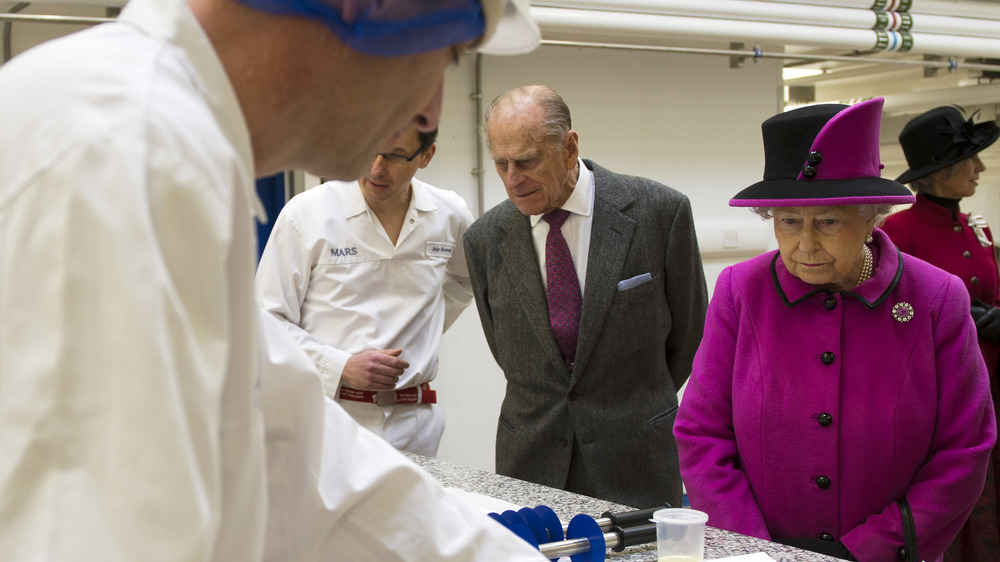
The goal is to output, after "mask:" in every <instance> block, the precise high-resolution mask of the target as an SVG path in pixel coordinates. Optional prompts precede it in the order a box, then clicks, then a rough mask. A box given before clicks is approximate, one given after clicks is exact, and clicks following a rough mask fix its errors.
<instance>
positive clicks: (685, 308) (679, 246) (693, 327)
mask: <svg viewBox="0 0 1000 562" xmlns="http://www.w3.org/2000/svg"><path fill="white" fill-rule="evenodd" d="M670 225H671V226H670V232H669V234H668V239H667V255H666V259H665V263H666V267H667V271H665V272H664V274H665V275H666V280H667V282H666V293H667V294H666V297H667V306H668V307H669V308H670V317H671V322H672V326H671V328H670V334H669V335H668V336H667V343H666V349H665V350H664V353H666V357H667V367H668V368H669V369H670V376H671V377H672V378H673V380H674V388H680V387H681V386H683V385H684V383H685V382H686V381H687V379H688V376H690V374H691V365H692V361H693V360H694V354H695V351H696V350H697V349H698V342H699V341H701V338H702V332H703V330H704V327H705V310H706V308H707V306H708V289H707V288H706V286H705V272H704V269H703V268H702V264H701V252H700V251H699V250H698V238H697V236H696V234H695V228H694V216H693V214H692V213H691V203H690V202H689V201H688V199H687V197H684V198H683V200H682V201H681V202H680V203H679V204H678V205H677V209H676V210H675V212H674V216H673V220H672V221H671V222H670Z"/></svg>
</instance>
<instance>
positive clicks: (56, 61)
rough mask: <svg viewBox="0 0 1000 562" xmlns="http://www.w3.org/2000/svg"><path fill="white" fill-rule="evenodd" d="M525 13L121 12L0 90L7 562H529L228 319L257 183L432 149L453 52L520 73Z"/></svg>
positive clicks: (287, 2)
mask: <svg viewBox="0 0 1000 562" xmlns="http://www.w3.org/2000/svg"><path fill="white" fill-rule="evenodd" d="M525 10H526V2H522V1H520V0H518V2H517V3H516V4H515V5H512V6H510V7H508V0H483V2H482V4H480V2H479V1H478V0H444V1H437V2H433V3H431V2H419V1H417V0H386V1H382V2H374V1H365V0H238V1H237V0H190V2H189V3H186V2H184V1H183V0H132V1H131V2H129V4H128V6H127V7H126V8H125V10H124V11H123V13H122V15H121V17H120V18H119V19H118V21H117V22H115V23H111V24H106V25H102V26H98V27H96V28H93V29H90V30H88V31H84V32H81V33H78V34H75V35H72V36H69V37H67V38H63V39H59V40H55V41H51V42H49V43H46V44H44V45H42V46H40V47H37V48H35V49H33V50H31V51H29V52H26V53H24V54H22V55H21V56H19V57H17V58H15V59H14V60H13V61H11V62H10V63H8V64H6V65H4V67H3V69H2V70H0V108H2V109H0V121H2V122H3V124H4V125H3V127H2V128H0V389H2V390H0V450H3V455H0V552H2V553H3V555H2V556H3V558H4V559H8V560H18V561H33V560H79V559H87V560H102V561H114V560H128V561H136V560H143V561H148V560H171V561H179V560H185V561H195V560H218V561H254V560H262V559H275V560H296V561H298V560H313V559H341V560H362V559H364V560H388V559H414V560H437V559H446V558H448V557H454V558H458V559H476V558H484V559H485V558H487V557H488V558H489V559H492V560H496V559H504V560H512V559H525V560H527V559H538V558H539V557H540V555H539V554H537V552H533V551H532V550H531V549H530V548H528V547H524V546H523V545H521V544H519V543H520V541H517V540H511V535H510V534H509V532H508V531H506V530H505V529H503V528H502V527H500V526H499V525H497V524H494V523H493V522H492V521H491V520H489V519H488V518H486V517H485V516H483V515H482V514H481V513H479V512H478V510H476V509H475V508H474V507H469V506H466V505H465V504H462V503H459V502H457V501H455V500H454V499H452V498H451V496H450V495H449V494H447V493H446V492H445V490H444V489H443V488H442V487H441V486H440V485H438V484H437V483H436V482H435V481H434V480H433V479H432V478H431V477H430V476H429V475H427V474H426V473H423V472H421V471H419V470H418V469H417V468H416V467H415V466H414V465H412V464H410V463H408V461H406V460H405V459H403V458H402V457H400V456H398V455H397V454H396V453H395V452H394V451H393V450H392V449H391V447H389V446H388V445H386V444H385V443H384V442H382V441H381V440H378V439H377V438H375V437H374V436H371V435H370V434H367V433H366V432H363V431H362V430H360V429H359V428H358V426H357V425H355V424H354V423H353V421H351V420H350V419H349V417H348V416H347V415H346V414H345V413H344V412H343V411H342V410H340V409H339V407H337V406H336V405H335V404H334V403H333V402H330V401H324V398H323V392H322V388H321V383H320V380H319V377H318V376H317V374H316V372H315V369H314V368H313V367H312V366H311V364H310V362H309V360H308V358H306V357H305V355H304V354H303V353H302V352H301V350H300V349H298V347H297V346H296V345H295V344H294V343H293V342H292V341H291V340H290V338H289V337H288V336H287V333H286V332H284V331H283V330H282V329H281V328H280V327H277V328H276V327H275V326H274V322H273V321H269V320H268V318H267V317H266V316H264V315H260V314H259V312H258V310H259V309H258V308H257V307H256V306H255V304H254V300H253V269H254V255H255V251H254V248H255V247H256V243H255V241H254V239H253V236H254V229H253V224H252V216H254V215H256V216H257V217H259V218H263V217H262V216H261V212H260V204H259V202H258V201H257V199H256V196H255V194H254V189H253V187H254V183H253V180H254V178H255V177H259V176H265V175H269V174H272V173H274V172H278V171H281V170H285V169H291V168H304V169H306V170H309V171H311V172H313V173H315V174H318V175H322V176H324V177H330V178H338V179H353V178H356V177H358V176H359V175H361V174H362V173H363V172H364V170H365V169H366V167H367V164H368V162H369V161H370V159H371V155H372V154H375V153H378V152H383V151H387V150H389V149H391V147H392V146H393V144H394V142H395V141H396V140H397V139H398V138H399V136H400V135H402V134H403V132H405V131H407V130H408V129H410V128H413V127H416V128H417V129H418V130H422V131H427V130H432V129H434V128H436V127H437V124H438V118H439V114H440V107H441V91H442V88H441V86H442V78H443V71H444V69H445V67H446V66H447V65H448V64H449V63H450V62H451V61H453V60H454V59H455V57H456V56H458V54H459V53H460V52H462V50H463V49H465V48H468V47H470V46H476V47H481V48H484V49H494V50H508V51H518V52H523V51H524V50H530V48H531V47H532V46H533V45H534V44H536V43H537V41H538V34H537V27H533V25H532V24H530V23H529V20H527V18H526V17H525ZM501 16H505V17H507V18H513V20H514V23H513V24H512V27H511V29H512V30H514V31H513V32H512V33H503V34H498V33H494V31H495V30H496V29H497V27H498V25H499V22H500V20H501ZM506 25H507V24H506V23H505V29H506ZM517 30H520V32H521V33H520V35H519V34H518V32H517ZM517 39H521V40H522V41H521V42H520V44H514V45H511V44H510V40H515V43H517V41H516V40H517ZM400 80H403V81H405V83H406V84H407V85H408V88H407V89H406V90H405V91H401V90H398V89H396V88H390V87H388V85H389V84H396V83H398V82H399V81H400ZM331 156H332V157H331ZM258 351H259V353H258Z"/></svg>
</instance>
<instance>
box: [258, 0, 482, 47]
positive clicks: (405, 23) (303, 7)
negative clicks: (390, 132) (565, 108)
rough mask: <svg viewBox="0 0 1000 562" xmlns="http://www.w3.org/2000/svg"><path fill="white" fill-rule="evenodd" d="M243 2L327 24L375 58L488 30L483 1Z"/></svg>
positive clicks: (452, 41)
mask: <svg viewBox="0 0 1000 562" xmlns="http://www.w3.org/2000/svg"><path fill="white" fill-rule="evenodd" d="M238 1H239V2H240V3H242V4H244V5H246V6H249V7H251V8H254V9H256V10H260V11H262V12H267V13H270V14H284V15H295V16H302V17H306V18H309V19H314V20H319V21H322V22H323V23H324V24H326V26H327V27H329V28H330V31H332V32H333V33H334V34H335V35H336V36H337V37H338V38H339V39H340V40H341V41H343V42H344V43H345V44H346V45H347V46H349V47H351V48H352V49H354V50H356V51H360V52H362V53H365V54H369V55H375V56H389V57H394V56H401V55H414V54H419V53H426V52H430V51H436V50H438V49H442V48H445V47H449V46H451V45H456V44H459V43H464V42H466V41H471V40H473V39H476V38H478V37H479V36H481V35H482V34H483V32H484V31H485V30H486V19H485V17H484V16H483V9H482V6H481V4H480V0H434V1H427V0H238ZM350 12H353V13H350Z"/></svg>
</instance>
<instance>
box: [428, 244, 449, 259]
mask: <svg viewBox="0 0 1000 562" xmlns="http://www.w3.org/2000/svg"><path fill="white" fill-rule="evenodd" d="M454 253H455V245H454V244H449V243H447V242H428V243H427V257H428V258H436V259H439V260H447V259H451V255H452V254H454Z"/></svg>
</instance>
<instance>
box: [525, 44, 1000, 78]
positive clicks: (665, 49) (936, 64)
mask: <svg viewBox="0 0 1000 562" xmlns="http://www.w3.org/2000/svg"><path fill="white" fill-rule="evenodd" d="M542 44H543V45H552V46H554V47H585V48H592V49H612V50H621V51H652V52H659V53H678V54H687V55H723V56H729V57H741V58H748V59H768V58H771V59H785V60H805V61H815V62H824V61H842V62H851V63H857V64H869V65H892V66H911V67H923V68H943V69H946V70H955V69H958V68H962V69H967V70H989V71H992V72H1000V64H980V63H959V62H957V61H936V60H917V59H887V58H861V57H851V56H838V55H809V54H804V53H803V54H794V53H770V52H765V51H763V50H761V49H753V50H749V51H748V50H738V49H702V48H697V47H669V46H665V45H635V44H623V43H597V42H587V41H562V40H558V39H543V40H542Z"/></svg>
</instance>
